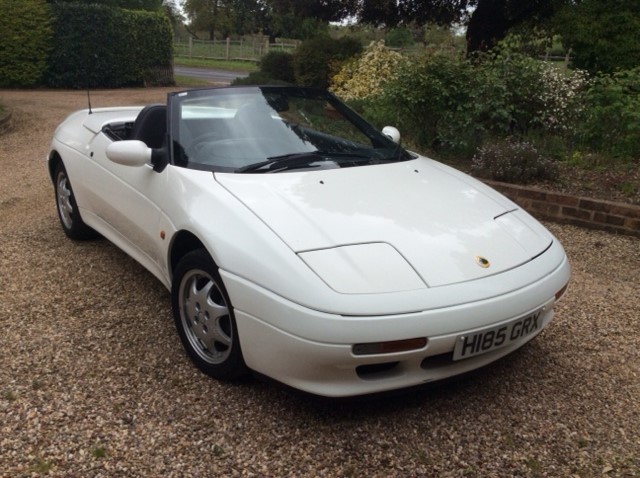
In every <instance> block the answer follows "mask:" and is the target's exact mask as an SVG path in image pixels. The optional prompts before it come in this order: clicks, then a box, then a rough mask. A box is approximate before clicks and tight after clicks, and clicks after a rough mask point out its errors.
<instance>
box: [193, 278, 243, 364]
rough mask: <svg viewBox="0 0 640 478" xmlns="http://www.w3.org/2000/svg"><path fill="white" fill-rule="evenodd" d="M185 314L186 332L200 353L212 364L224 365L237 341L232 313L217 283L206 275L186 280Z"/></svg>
mask: <svg viewBox="0 0 640 478" xmlns="http://www.w3.org/2000/svg"><path fill="white" fill-rule="evenodd" d="M183 291H184V292H183V295H182V299H183V302H182V311H183V312H182V313H183V321H184V324H185V326H186V327H185V329H186V330H185V331H186V332H187V335H188V336H189V341H190V342H191V343H192V345H193V346H194V348H195V349H196V350H197V351H198V353H199V354H200V355H201V356H202V357H203V358H206V360H207V361H210V362H212V363H221V362H223V361H224V360H225V359H226V358H227V356H228V355H229V353H230V351H231V347H232V345H233V337H232V334H231V322H230V317H229V309H228V307H227V305H226V303H225V301H224V296H223V295H222V293H221V291H220V288H219V287H218V285H217V284H216V282H215V281H214V280H213V279H212V278H211V277H210V276H209V275H208V274H206V273H204V272H202V271H195V270H194V271H192V273H191V274H190V275H189V276H188V277H185V279H184V280H183Z"/></svg>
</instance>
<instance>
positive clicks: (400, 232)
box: [215, 157, 553, 293]
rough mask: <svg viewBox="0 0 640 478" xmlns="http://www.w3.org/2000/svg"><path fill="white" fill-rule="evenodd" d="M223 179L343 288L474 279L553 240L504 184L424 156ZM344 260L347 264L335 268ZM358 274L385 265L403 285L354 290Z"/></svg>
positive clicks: (503, 267) (524, 259) (319, 270)
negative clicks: (498, 187) (502, 190)
mask: <svg viewBox="0 0 640 478" xmlns="http://www.w3.org/2000/svg"><path fill="white" fill-rule="evenodd" d="M215 178H216V180H217V181H218V182H219V183H220V184H221V185H222V186H223V187H224V188H226V189H227V190H228V191H229V192H230V193H231V194H232V195H234V196H235V197H236V198H237V199H238V200H239V201H241V202H242V203H243V204H244V205H245V206H246V207H247V208H249V209H250V210H251V211H252V212H253V213H254V214H255V215H256V216H258V217H259V218H260V219H261V220H262V221H263V222H264V223H265V224H266V225H267V226H268V227H269V228H270V229H271V230H272V231H273V232H274V233H275V234H276V235H277V236H279V237H280V238H281V239H282V241H284V242H285V243H286V244H287V245H288V246H289V247H290V248H291V249H292V250H293V251H294V252H295V253H297V254H298V255H299V256H300V257H301V258H302V260H304V261H305V262H306V263H307V264H308V265H309V267H311V268H312V269H313V270H314V271H315V272H316V273H317V274H318V275H319V276H320V277H321V278H323V279H324V280H325V282H327V283H328V284H329V285H330V286H331V287H333V288H334V289H336V290H338V291H339V292H347V293H357V292H394V291H397V290H411V289H418V288H421V287H438V286H443V285H448V284H453V283H459V282H464V281H469V280H475V279H478V278H481V277H486V276H489V275H494V274H498V273H500V272H503V271H506V270H510V269H513V268H515V267H518V266H519V265H521V264H523V263H526V262H528V261H530V260H531V259H533V258H534V257H536V256H537V255H539V254H541V253H542V252H543V251H544V250H545V249H546V248H548V247H549V245H550V244H551V242H552V240H553V238H552V236H551V235H550V234H549V233H548V232H546V230H545V229H544V228H543V227H542V226H541V225H539V224H538V223H537V221H535V220H534V219H533V218H531V217H530V216H529V215H527V214H526V213H524V212H523V211H521V210H519V209H518V207H517V206H516V205H515V204H514V203H512V202H511V201H509V200H507V199H506V198H504V197H503V196H501V195H500V194H498V193H497V192H495V191H493V190H492V189H490V188H488V187H487V186H485V185H484V184H482V183H480V182H478V181H476V180H474V179H472V178H470V177H469V176H466V175H464V174H462V173H459V172H457V171H455V170H453V169H451V168H448V167H446V166H444V165H442V164H440V163H437V162H435V161H432V160H429V159H427V158H422V157H420V158H418V159H416V160H412V161H407V162H401V163H394V164H386V165H375V166H366V167H353V168H344V169H330V170H321V171H314V172H289V173H278V174H226V173H216V174H215ZM336 261H339V262H341V263H344V264H346V265H345V266H340V267H334V266H333V265H332V264H333V263H335V262H336ZM371 264H377V265H375V266H371ZM363 269H364V270H363ZM368 269H371V271H373V272H368ZM385 271H387V272H385ZM349 274H355V275H358V274H360V275H362V276H374V281H375V276H376V274H377V275H379V276H380V280H381V281H383V282H386V283H387V284H388V283H389V282H390V281H389V278H388V277H386V278H384V277H383V276H385V274H391V275H393V276H394V277H397V285H396V287H395V288H392V289H391V290H389V289H388V285H385V286H384V287H382V288H380V289H377V288H376V285H375V283H374V284H365V285H364V286H363V287H364V289H363V290H359V289H358V288H357V287H356V288H355V289H354V288H353V286H350V285H344V283H345V281H347V282H349V283H350V284H353V283H354V282H353V281H350V280H347V279H344V278H342V276H345V275H349ZM367 280H368V279H367Z"/></svg>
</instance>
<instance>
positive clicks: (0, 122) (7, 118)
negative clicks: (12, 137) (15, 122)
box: [0, 110, 11, 134]
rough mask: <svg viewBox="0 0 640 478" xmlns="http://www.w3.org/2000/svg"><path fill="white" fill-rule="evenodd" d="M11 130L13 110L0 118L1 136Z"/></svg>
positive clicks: (7, 111)
mask: <svg viewBox="0 0 640 478" xmlns="http://www.w3.org/2000/svg"><path fill="white" fill-rule="evenodd" d="M10 129H11V110H6V111H5V114H4V115H1V116H0V134H4V133H7V132H8V131H9V130H10Z"/></svg>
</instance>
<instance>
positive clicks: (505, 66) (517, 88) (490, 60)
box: [476, 45, 543, 135]
mask: <svg viewBox="0 0 640 478" xmlns="http://www.w3.org/2000/svg"><path fill="white" fill-rule="evenodd" d="M477 69H478V73H479V75H480V78H479V81H480V84H481V89H480V91H479V92H478V94H479V96H478V97H476V101H479V102H482V103H484V105H483V108H482V109H483V112H484V113H485V114H486V115H487V116H486V117H485V118H484V120H485V124H486V125H487V126H489V128H490V130H491V131H492V132H494V133H498V134H509V135H526V134H527V133H528V132H529V131H530V130H531V129H534V128H536V127H539V126H540V124H539V112H540V111H541V110H542V109H543V103H542V100H541V98H540V95H539V93H540V91H542V88H543V84H542V70H543V63H542V62H540V61H537V60H534V59H533V58H531V57H528V56H526V55H523V54H521V53H517V52H514V51H512V50H511V49H510V48H509V47H508V46H507V45H504V46H503V47H502V48H498V49H497V53H496V54H494V55H492V56H488V57H486V58H483V59H482V61H481V63H480V64H479V65H478V67H477Z"/></svg>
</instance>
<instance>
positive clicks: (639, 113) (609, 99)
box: [578, 68, 640, 159]
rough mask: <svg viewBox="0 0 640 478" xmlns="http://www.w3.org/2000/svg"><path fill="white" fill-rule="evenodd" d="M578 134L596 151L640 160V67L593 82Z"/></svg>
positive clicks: (582, 141)
mask: <svg viewBox="0 0 640 478" xmlns="http://www.w3.org/2000/svg"><path fill="white" fill-rule="evenodd" d="M578 134H579V138H580V144H581V145H583V146H584V147H586V148H588V149H590V150H592V151H600V152H605V153H609V154H612V155H614V156H617V157H622V158H632V159H639V158H640V68H635V69H632V70H626V71H619V72H616V73H613V74H600V75H598V76H596V77H595V78H594V79H593V84H592V85H591V87H590V88H589V89H588V90H587V91H586V93H585V112H584V120H583V121H582V122H581V123H580V128H579V132H578Z"/></svg>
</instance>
